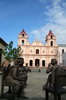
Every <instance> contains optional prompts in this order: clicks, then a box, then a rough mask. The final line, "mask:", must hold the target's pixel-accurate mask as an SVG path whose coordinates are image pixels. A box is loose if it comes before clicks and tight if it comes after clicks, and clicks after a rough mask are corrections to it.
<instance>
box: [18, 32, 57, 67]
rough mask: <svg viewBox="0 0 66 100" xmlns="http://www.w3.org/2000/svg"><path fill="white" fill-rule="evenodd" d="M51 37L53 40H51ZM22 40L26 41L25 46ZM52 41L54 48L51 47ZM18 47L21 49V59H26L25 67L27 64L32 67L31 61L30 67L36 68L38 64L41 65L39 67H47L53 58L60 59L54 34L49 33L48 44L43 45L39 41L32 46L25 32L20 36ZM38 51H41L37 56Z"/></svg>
mask: <svg viewBox="0 0 66 100" xmlns="http://www.w3.org/2000/svg"><path fill="white" fill-rule="evenodd" d="M22 35H23V36H22ZM51 35H52V37H53V38H51ZM22 40H24V44H23V45H22ZM51 41H52V42H53V46H51ZM18 46H20V47H21V57H23V58H24V61H25V63H24V65H26V63H27V64H28V66H30V60H31V61H32V62H33V64H32V66H30V67H36V63H37V62H39V63H40V64H39V65H38V66H40V67H47V66H48V63H50V62H51V59H52V58H56V59H58V58H57V50H58V45H57V44H56V37H55V36H54V34H53V33H52V32H49V34H48V35H47V39H46V44H42V42H41V41H37V40H35V41H34V42H33V43H32V44H30V43H29V41H28V35H27V34H26V33H25V32H24V30H23V31H22V32H21V33H20V34H19V36H18ZM37 49H38V50H39V54H36V50H37ZM36 59H37V60H36ZM42 62H43V63H42ZM42 64H43V65H42Z"/></svg>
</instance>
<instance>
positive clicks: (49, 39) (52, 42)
mask: <svg viewBox="0 0 66 100" xmlns="http://www.w3.org/2000/svg"><path fill="white" fill-rule="evenodd" d="M46 46H57V45H56V36H55V35H54V34H53V33H52V31H49V33H48V35H47V36H46Z"/></svg>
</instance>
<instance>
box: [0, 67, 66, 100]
mask: <svg viewBox="0 0 66 100" xmlns="http://www.w3.org/2000/svg"><path fill="white" fill-rule="evenodd" d="M47 77H48V74H46V69H45V68H43V69H42V70H41V72H39V71H38V69H37V68H36V69H35V68H34V69H32V72H29V73H28V81H27V88H25V89H24V91H25V96H27V97H28V99H23V98H19V99H18V100H45V92H44V91H43V90H42V86H43V85H44V84H45V83H46V80H47ZM0 86H1V77H0ZM0 89H1V88H0ZM6 91H7V88H5V92H6ZM1 100H6V99H1ZM49 100H53V95H52V94H50V99H49ZM62 100H66V95H63V96H62Z"/></svg>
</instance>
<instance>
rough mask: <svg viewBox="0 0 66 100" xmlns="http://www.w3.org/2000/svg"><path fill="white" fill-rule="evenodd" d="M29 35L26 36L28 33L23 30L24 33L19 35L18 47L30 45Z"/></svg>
mask: <svg viewBox="0 0 66 100" xmlns="http://www.w3.org/2000/svg"><path fill="white" fill-rule="evenodd" d="M28 44H29V43H28V35H27V34H26V32H25V31H24V29H23V30H22V32H21V33H20V34H19V35H18V45H19V46H21V45H28Z"/></svg>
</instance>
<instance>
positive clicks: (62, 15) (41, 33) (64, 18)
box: [32, 0, 66, 43]
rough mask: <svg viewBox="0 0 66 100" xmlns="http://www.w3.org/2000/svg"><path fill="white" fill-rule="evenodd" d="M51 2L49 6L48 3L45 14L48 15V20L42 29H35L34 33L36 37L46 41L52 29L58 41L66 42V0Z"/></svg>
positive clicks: (52, 0) (53, 0)
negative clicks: (64, 0)
mask: <svg viewBox="0 0 66 100" xmlns="http://www.w3.org/2000/svg"><path fill="white" fill-rule="evenodd" d="M40 1H44V0H40ZM46 1H47V0H46ZM51 3H52V4H51V5H49V6H48V5H46V7H45V8H46V11H44V14H45V15H46V16H47V17H48V22H47V23H46V24H45V25H44V26H41V28H40V29H37V30H33V31H32V34H34V37H35V39H38V40H40V39H41V40H42V42H44V41H45V37H46V35H47V34H48V32H49V31H50V30H52V32H53V33H54V34H55V36H56V38H57V43H66V12H65V5H66V2H62V0H51Z"/></svg>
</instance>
